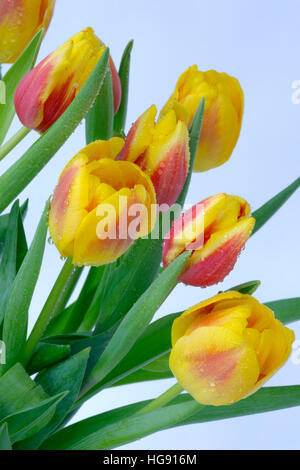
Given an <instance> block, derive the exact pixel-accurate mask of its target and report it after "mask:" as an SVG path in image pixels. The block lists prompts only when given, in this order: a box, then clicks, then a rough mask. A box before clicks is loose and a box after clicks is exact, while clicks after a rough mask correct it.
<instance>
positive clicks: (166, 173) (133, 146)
mask: <svg viewBox="0 0 300 470" xmlns="http://www.w3.org/2000/svg"><path fill="white" fill-rule="evenodd" d="M156 113H157V111H156V107H155V106H151V107H150V108H149V109H148V110H147V111H146V112H145V113H144V114H142V115H141V116H140V117H139V118H138V120H137V121H136V122H135V123H134V124H133V125H132V127H131V129H130V131H129V133H128V135H127V137H126V140H125V145H124V147H123V149H122V151H121V153H120V155H119V156H118V159H119V160H127V161H131V162H135V163H136V164H137V165H139V167H140V168H142V170H144V171H145V172H146V173H147V174H148V175H149V176H150V178H151V180H152V183H153V185H154V188H155V192H156V198H157V202H158V204H159V205H163V204H166V205H168V206H171V205H172V204H174V202H176V200H177V198H178V196H179V194H180V192H181V190H182V188H183V185H184V182H185V180H186V177H187V173H188V168H189V161H190V151H189V135H188V130H187V127H186V124H185V123H184V122H182V121H178V122H177V120H176V115H175V112H174V111H172V110H171V111H170V112H168V113H167V114H166V116H165V117H164V118H163V119H161V120H160V121H159V122H158V123H156V124H155V116H156ZM161 210H163V208H161Z"/></svg>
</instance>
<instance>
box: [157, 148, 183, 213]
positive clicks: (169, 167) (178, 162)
mask: <svg viewBox="0 0 300 470" xmlns="http://www.w3.org/2000/svg"><path fill="white" fill-rule="evenodd" d="M187 171H188V168H187V164H186V158H185V145H184V143H183V145H182V144H181V143H179V144H176V145H174V146H173V147H172V148H171V149H170V150H169V152H168V153H167V155H166V156H165V158H164V159H163V160H162V161H161V162H160V164H159V165H158V167H157V168H156V169H155V171H154V173H153V174H152V175H151V180H152V183H153V186H154V188H155V192H156V198H157V203H158V204H168V205H169V206H172V204H174V203H175V202H176V200H177V198H178V196H179V195H180V192H181V190H182V188H183V185H184V182H185V180H186V176H187Z"/></svg>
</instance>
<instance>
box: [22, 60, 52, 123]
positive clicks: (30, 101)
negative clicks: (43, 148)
mask: <svg viewBox="0 0 300 470" xmlns="http://www.w3.org/2000/svg"><path fill="white" fill-rule="evenodd" d="M46 60H47V58H46V59H44V60H43V61H42V62H41V63H40V64H39V65H38V66H37V67H35V68H34V69H32V70H31V71H30V72H29V73H28V74H27V75H25V77H24V78H23V79H22V80H21V81H20V83H19V85H18V87H17V89H16V93H15V98H14V102H15V108H16V112H17V115H18V117H19V119H20V121H21V122H22V124H23V125H24V126H25V127H28V128H29V129H38V127H39V124H40V123H39V122H37V117H38V116H39V111H40V109H41V106H43V104H42V102H41V101H42V98H41V97H42V93H43V91H44V89H45V88H46V86H47V83H48V79H49V75H50V74H51V71H52V69H53V67H54V63H53V62H51V61H48V62H47V63H46V64H45V61H46Z"/></svg>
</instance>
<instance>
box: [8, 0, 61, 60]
mask: <svg viewBox="0 0 300 470" xmlns="http://www.w3.org/2000/svg"><path fill="white" fill-rule="evenodd" d="M54 6H55V0H1V1H0V63H1V62H2V63H9V64H11V63H13V62H15V61H16V60H17V58H18V57H19V55H20V54H21V53H22V52H23V50H24V49H25V47H26V46H27V45H28V43H29V42H30V41H31V39H32V38H33V37H34V36H35V34H36V33H37V32H38V30H39V29H40V28H44V30H45V31H46V30H47V28H48V26H49V23H50V20H51V18H52V15H53V10H54Z"/></svg>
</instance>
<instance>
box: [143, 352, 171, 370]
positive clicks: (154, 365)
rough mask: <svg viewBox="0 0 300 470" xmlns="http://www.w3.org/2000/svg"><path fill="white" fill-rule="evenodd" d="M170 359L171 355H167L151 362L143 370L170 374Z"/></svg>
mask: <svg viewBox="0 0 300 470" xmlns="http://www.w3.org/2000/svg"><path fill="white" fill-rule="evenodd" d="M169 358H170V353H169V352H168V353H166V354H164V355H163V356H161V357H159V358H157V359H155V360H154V361H152V362H149V363H148V364H147V365H145V366H144V367H143V370H145V371H147V372H155V373H156V372H169V371H170V368H169Z"/></svg>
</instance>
